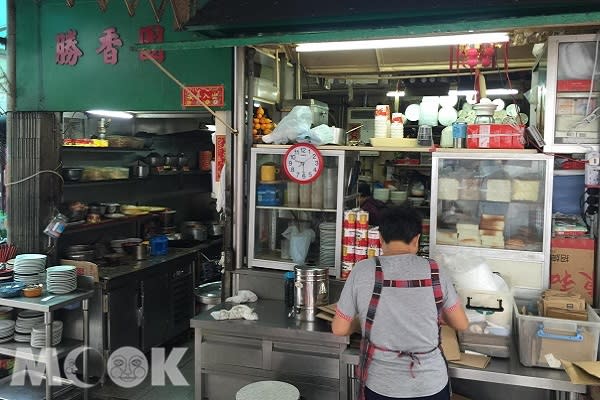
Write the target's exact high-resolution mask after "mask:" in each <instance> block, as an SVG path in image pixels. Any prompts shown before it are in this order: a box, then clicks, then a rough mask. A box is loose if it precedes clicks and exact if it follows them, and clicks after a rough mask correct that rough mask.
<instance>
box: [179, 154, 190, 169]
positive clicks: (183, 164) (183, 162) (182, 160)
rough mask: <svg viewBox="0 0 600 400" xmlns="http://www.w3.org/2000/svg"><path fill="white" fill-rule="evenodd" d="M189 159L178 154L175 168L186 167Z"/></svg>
mask: <svg viewBox="0 0 600 400" xmlns="http://www.w3.org/2000/svg"><path fill="white" fill-rule="evenodd" d="M188 162H189V159H188V157H187V156H186V155H185V154H180V155H178V156H177V166H178V167H179V168H183V167H187V166H188Z"/></svg>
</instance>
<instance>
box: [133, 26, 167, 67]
mask: <svg viewBox="0 0 600 400" xmlns="http://www.w3.org/2000/svg"><path fill="white" fill-rule="evenodd" d="M164 38H165V28H163V27H162V26H160V25H150V26H143V27H141V28H140V30H139V31H138V43H162V42H163V41H164ZM150 57H152V58H153V59H155V60H156V61H158V62H159V63H162V62H163V61H164V60H165V51H164V50H146V51H145V52H140V60H147V59H148V58H150Z"/></svg>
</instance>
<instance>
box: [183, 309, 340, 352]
mask: <svg viewBox="0 0 600 400" xmlns="http://www.w3.org/2000/svg"><path fill="white" fill-rule="evenodd" d="M246 305H247V306H249V307H250V308H252V309H253V310H254V311H255V312H256V313H257V314H258V321H246V320H239V319H238V320H225V321H217V320H215V319H214V318H213V317H211V316H210V313H211V312H213V311H217V310H220V309H223V308H231V306H232V304H228V303H225V304H219V305H217V306H215V307H214V308H212V309H211V310H209V311H205V312H203V313H200V314H198V315H196V316H195V317H194V318H193V319H192V320H191V323H190V324H191V326H192V328H200V329H208V330H212V331H215V330H217V331H219V330H222V331H225V332H227V334H230V335H231V334H248V335H264V336H272V337H283V338H286V339H299V338H302V339H306V340H318V341H319V342H320V343H324V342H327V343H341V344H348V343H350V341H349V339H348V337H346V336H334V335H333V334H332V333H331V326H330V325H329V323H327V322H326V321H323V320H317V321H315V322H306V321H297V320H296V319H295V318H288V316H287V315H288V311H287V309H286V306H285V303H284V302H283V301H277V300H259V301H257V302H255V303H246Z"/></svg>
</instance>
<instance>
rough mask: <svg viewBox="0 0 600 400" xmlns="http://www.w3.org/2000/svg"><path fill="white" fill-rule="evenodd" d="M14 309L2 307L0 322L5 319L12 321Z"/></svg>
mask: <svg viewBox="0 0 600 400" xmlns="http://www.w3.org/2000/svg"><path fill="white" fill-rule="evenodd" d="M12 312H13V308H12V307H0V321H2V320H5V319H12Z"/></svg>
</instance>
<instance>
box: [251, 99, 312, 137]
mask: <svg viewBox="0 0 600 400" xmlns="http://www.w3.org/2000/svg"><path fill="white" fill-rule="evenodd" d="M312 118H313V115H312V111H311V110H310V107H308V106H295V107H294V108H292V111H290V113H289V114H288V115H286V116H285V117H283V119H282V120H281V122H279V124H278V125H277V126H276V127H275V129H273V132H272V133H271V134H269V135H265V136H263V137H262V141H263V142H265V143H275V144H286V143H288V142H293V141H295V140H296V138H297V137H298V136H299V135H303V134H304V135H306V134H308V133H309V132H310V125H311V124H312Z"/></svg>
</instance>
